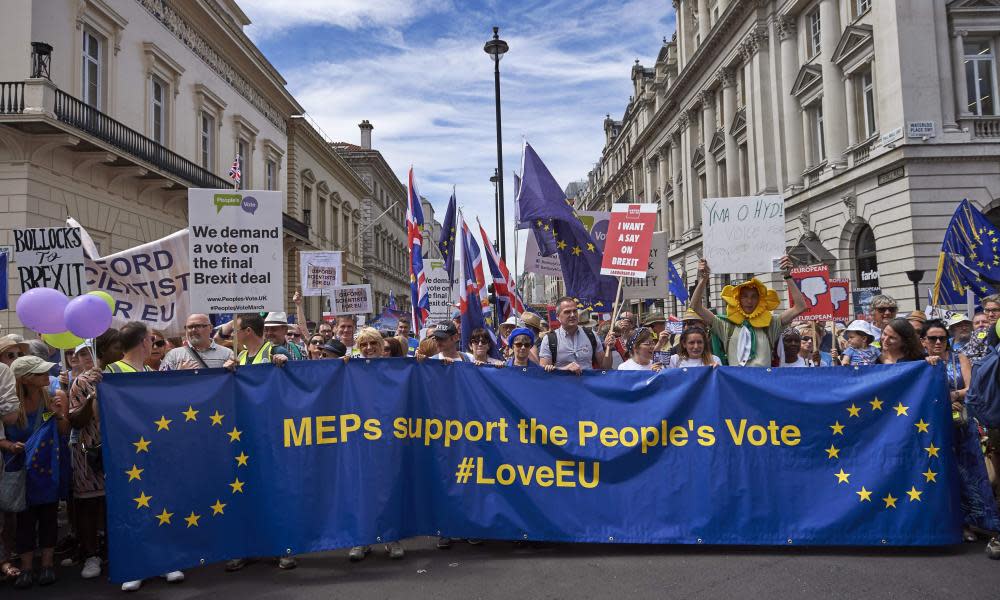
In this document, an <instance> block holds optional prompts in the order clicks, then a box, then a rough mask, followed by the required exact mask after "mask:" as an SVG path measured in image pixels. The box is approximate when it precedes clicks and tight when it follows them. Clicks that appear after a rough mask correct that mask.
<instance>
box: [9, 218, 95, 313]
mask: <svg viewBox="0 0 1000 600" xmlns="http://www.w3.org/2000/svg"><path fill="white" fill-rule="evenodd" d="M12 233H13V234H14V256H13V258H14V261H15V263H17V276H18V279H19V280H20V281H21V291H22V292H26V291H28V290H30V289H34V288H41V287H47V288H54V289H57V290H59V291H60V292H62V293H64V294H66V295H67V296H71V297H72V296H79V295H80V294H83V293H85V292H86V291H87V284H86V281H85V280H84V263H83V239H82V236H81V235H80V228H79V227H38V228H33V229H15V230H14V231H13V232H12Z"/></svg>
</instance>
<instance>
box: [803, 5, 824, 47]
mask: <svg viewBox="0 0 1000 600" xmlns="http://www.w3.org/2000/svg"><path fill="white" fill-rule="evenodd" d="M806 22H807V23H808V25H809V27H808V28H807V29H806V35H807V36H808V39H807V40H806V42H807V43H806V48H807V49H808V50H809V58H812V57H814V56H819V52H820V48H821V46H820V43H821V39H820V35H821V32H820V22H819V9H818V8H817V9H816V10H814V11H812V12H811V13H809V14H808V15H806Z"/></svg>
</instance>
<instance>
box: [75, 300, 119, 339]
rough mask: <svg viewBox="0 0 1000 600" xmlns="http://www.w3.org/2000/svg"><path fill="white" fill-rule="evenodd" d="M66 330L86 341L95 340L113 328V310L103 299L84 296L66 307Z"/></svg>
mask: <svg viewBox="0 0 1000 600" xmlns="http://www.w3.org/2000/svg"><path fill="white" fill-rule="evenodd" d="M65 317H66V329H68V330H69V331H70V332H71V333H72V334H73V335H75V336H77V337H82V338H84V339H89V338H95V337H97V336H99V335H101V334H102V333H104V332H105V331H107V330H108V327H111V308H110V307H109V306H108V303H107V302H105V301H104V299H103V298H101V297H99V296H92V295H90V294H84V295H82V296H77V297H76V298H73V299H72V300H70V301H69V304H67V305H66V312H65Z"/></svg>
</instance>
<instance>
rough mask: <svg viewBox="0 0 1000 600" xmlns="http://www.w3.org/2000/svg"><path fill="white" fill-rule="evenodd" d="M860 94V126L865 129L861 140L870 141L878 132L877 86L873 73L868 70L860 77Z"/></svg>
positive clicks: (862, 131)
mask: <svg viewBox="0 0 1000 600" xmlns="http://www.w3.org/2000/svg"><path fill="white" fill-rule="evenodd" d="M858 84H859V85H858V92H859V93H860V95H861V98H860V100H861V102H860V108H861V119H860V120H859V121H858V124H859V125H861V127H862V128H863V129H862V130H861V138H862V139H868V138H869V137H871V135H872V134H874V133H875V132H876V131H878V126H877V125H876V123H875V85H874V82H873V81H872V72H871V70H868V71H866V72H864V73H862V74H861V75H860V76H859V77H858Z"/></svg>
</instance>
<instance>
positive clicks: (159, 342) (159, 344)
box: [153, 340, 167, 348]
mask: <svg viewBox="0 0 1000 600" xmlns="http://www.w3.org/2000/svg"><path fill="white" fill-rule="evenodd" d="M166 345H167V343H166V342H165V341H163V340H156V341H155V342H153V347H154V348H162V347H164V346H166Z"/></svg>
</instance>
